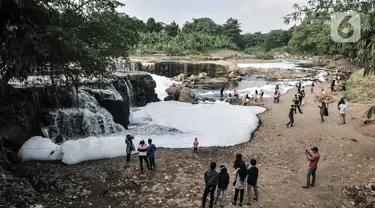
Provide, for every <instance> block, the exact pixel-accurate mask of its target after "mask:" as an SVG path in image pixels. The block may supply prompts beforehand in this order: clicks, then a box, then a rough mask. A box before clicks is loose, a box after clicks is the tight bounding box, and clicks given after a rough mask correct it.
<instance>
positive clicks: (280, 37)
mask: <svg viewBox="0 0 375 208" xmlns="http://www.w3.org/2000/svg"><path fill="white" fill-rule="evenodd" d="M291 37H292V34H291V32H290V31H283V30H271V32H269V33H268V34H267V35H266V37H265V39H264V49H265V50H266V51H270V50H271V49H273V48H279V47H282V46H286V45H287V44H288V42H289V40H290V38H291Z"/></svg>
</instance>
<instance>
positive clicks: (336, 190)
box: [19, 89, 375, 208]
mask: <svg viewBox="0 0 375 208" xmlns="http://www.w3.org/2000/svg"><path fill="white" fill-rule="evenodd" d="M306 91H308V89H306ZM316 91H317V92H319V91H320V89H316ZM293 95H294V91H293V90H292V91H290V92H288V93H287V94H285V95H283V96H282V97H281V103H279V104H273V103H272V102H271V101H270V100H267V101H266V106H267V108H268V109H269V110H268V111H267V112H266V113H264V114H262V115H260V119H261V121H262V126H261V127H260V128H259V130H258V131H257V132H256V133H255V136H254V138H253V141H252V142H249V143H246V144H242V145H238V146H235V147H230V148H202V149H201V150H200V152H199V154H198V155H194V154H193V153H192V150H191V149H161V148H160V149H158V152H157V160H156V163H157V171H156V172H153V173H147V174H144V175H142V174H140V173H139V170H138V159H137V158H136V157H133V158H132V162H131V163H130V164H127V163H126V161H125V158H115V159H108V160H101V161H91V162H87V163H84V164H80V165H76V166H65V165H63V164H60V163H55V164H51V163H40V162H38V163H36V162H34V163H27V164H23V165H21V166H19V172H20V174H21V175H23V176H26V177H28V178H29V180H30V181H31V182H32V183H33V184H37V185H36V186H37V187H38V190H39V191H40V193H41V194H42V197H41V200H40V204H44V205H47V207H166V208H169V207H170V208H172V207H173V208H176V207H191V208H196V207H200V206H201V197H202V193H203V186H204V182H203V174H204V171H205V170H206V169H207V168H208V166H209V163H210V162H211V161H215V162H217V163H218V165H219V164H225V165H226V166H227V167H229V170H228V171H229V173H230V174H231V173H232V172H233V171H234V170H233V168H232V165H233V161H234V157H235V155H236V154H237V153H242V154H243V155H244V159H245V161H247V162H249V161H250V159H251V158H256V159H257V160H258V168H259V169H260V178H259V194H260V200H259V202H256V203H253V205H252V206H244V207H267V208H273V207H298V208H300V207H325V208H330V207H340V208H341V207H349V206H348V205H349V204H350V201H349V200H348V198H347V197H346V196H345V195H344V194H343V192H342V190H343V187H344V186H346V185H349V186H351V185H357V184H364V183H368V182H369V181H370V180H374V179H375V178H374V173H375V160H374V158H375V153H374V147H375V138H371V137H366V136H363V135H361V134H360V133H358V132H357V130H356V129H357V128H358V127H359V126H360V123H361V116H362V115H363V113H364V111H365V110H366V107H364V106H361V105H352V104H350V103H349V104H348V116H347V117H348V119H347V120H348V121H347V125H338V123H339V119H340V118H339V117H338V116H337V113H338V110H337V109H336V103H333V104H331V105H330V115H329V117H326V122H325V123H320V120H319V119H320V118H319V108H318V107H317V105H318V103H314V97H313V95H311V94H310V93H309V92H308V93H307V98H306V101H305V105H304V106H303V107H302V110H303V112H304V114H297V115H296V116H295V127H294V128H289V129H288V128H286V126H285V124H286V123H287V121H288V117H287V116H288V110H289V107H290V104H291V100H292V97H293ZM337 96H339V95H337ZM156 145H157V141H156ZM313 146H317V147H318V148H319V150H320V151H319V152H320V154H321V160H320V162H319V165H318V170H317V184H316V187H315V188H311V189H307V190H305V189H302V188H301V186H302V185H303V184H304V182H305V172H306V168H307V165H308V162H307V160H306V158H305V155H304V150H305V148H311V147H313ZM230 176H231V182H230V187H229V191H228V198H227V204H228V206H226V207H233V206H232V205H230V202H231V200H232V199H233V193H234V190H233V186H232V185H231V184H232V181H233V176H232V175H230ZM246 199H247V198H246V197H245V200H246ZM207 207H208V204H207Z"/></svg>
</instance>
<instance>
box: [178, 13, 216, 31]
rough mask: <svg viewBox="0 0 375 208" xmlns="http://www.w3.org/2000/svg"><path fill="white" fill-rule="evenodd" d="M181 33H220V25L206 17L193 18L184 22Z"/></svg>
mask: <svg viewBox="0 0 375 208" xmlns="http://www.w3.org/2000/svg"><path fill="white" fill-rule="evenodd" d="M182 32H183V33H204V34H209V35H221V34H223V33H222V30H221V26H220V25H218V24H216V23H215V22H214V21H213V20H212V19H210V18H208V17H204V18H197V19H193V22H186V23H185V24H184V26H183V28H182Z"/></svg>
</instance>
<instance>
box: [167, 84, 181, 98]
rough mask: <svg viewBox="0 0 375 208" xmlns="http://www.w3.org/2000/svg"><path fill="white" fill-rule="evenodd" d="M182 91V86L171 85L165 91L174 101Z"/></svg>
mask: <svg viewBox="0 0 375 208" xmlns="http://www.w3.org/2000/svg"><path fill="white" fill-rule="evenodd" d="M181 90H182V85H175V84H174V85H172V86H170V87H169V88H167V89H166V90H165V91H166V92H167V93H168V95H173V96H174V97H175V98H176V100H178V98H179V97H180V93H181Z"/></svg>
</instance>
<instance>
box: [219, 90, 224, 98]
mask: <svg viewBox="0 0 375 208" xmlns="http://www.w3.org/2000/svg"><path fill="white" fill-rule="evenodd" d="M220 100H224V88H221V90H220Z"/></svg>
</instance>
